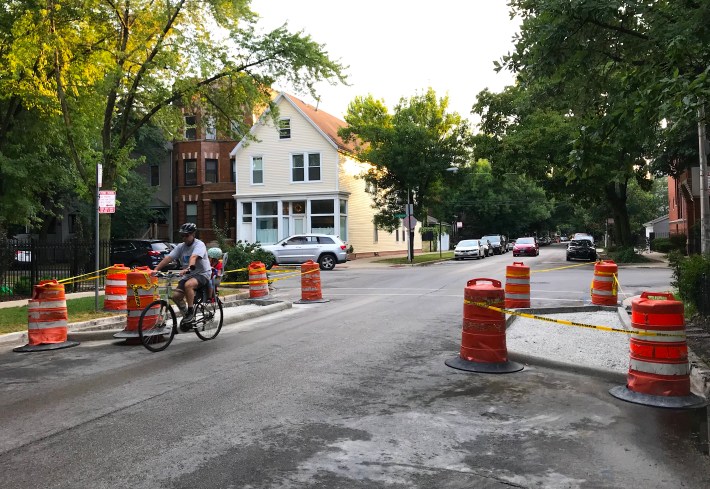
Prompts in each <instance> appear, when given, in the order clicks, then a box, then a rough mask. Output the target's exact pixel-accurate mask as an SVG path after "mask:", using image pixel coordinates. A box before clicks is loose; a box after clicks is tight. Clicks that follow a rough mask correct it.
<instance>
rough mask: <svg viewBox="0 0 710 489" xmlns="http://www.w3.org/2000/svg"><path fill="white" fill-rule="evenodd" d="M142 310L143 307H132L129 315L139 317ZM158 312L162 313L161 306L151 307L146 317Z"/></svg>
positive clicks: (155, 314)
mask: <svg viewBox="0 0 710 489" xmlns="http://www.w3.org/2000/svg"><path fill="white" fill-rule="evenodd" d="M142 312H143V309H131V310H129V311H128V315H129V316H130V317H138V316H140V315H141V313H142ZM158 314H160V306H154V307H151V308H150V309H148V311H147V312H146V313H145V315H146V317H147V316H157V315H158Z"/></svg>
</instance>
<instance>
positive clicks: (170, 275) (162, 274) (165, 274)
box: [155, 270, 182, 278]
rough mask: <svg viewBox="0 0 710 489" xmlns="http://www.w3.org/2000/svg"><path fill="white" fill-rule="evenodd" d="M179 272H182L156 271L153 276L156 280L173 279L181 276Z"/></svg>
mask: <svg viewBox="0 0 710 489" xmlns="http://www.w3.org/2000/svg"><path fill="white" fill-rule="evenodd" d="M180 272H182V270H167V271H165V272H163V271H158V272H155V276H156V277H158V278H175V277H180V276H182V274H181V273H180Z"/></svg>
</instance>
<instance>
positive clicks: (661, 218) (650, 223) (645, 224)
mask: <svg viewBox="0 0 710 489" xmlns="http://www.w3.org/2000/svg"><path fill="white" fill-rule="evenodd" d="M667 220H668V214H666V215H665V216H661V217H657V218H655V219H654V220H653V221H648V222H644V223H643V225H644V226H652V225H654V224H658V223H659V222H661V221H667Z"/></svg>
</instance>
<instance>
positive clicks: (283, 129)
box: [279, 119, 291, 139]
mask: <svg viewBox="0 0 710 489" xmlns="http://www.w3.org/2000/svg"><path fill="white" fill-rule="evenodd" d="M279 139H291V119H281V120H280V121H279Z"/></svg>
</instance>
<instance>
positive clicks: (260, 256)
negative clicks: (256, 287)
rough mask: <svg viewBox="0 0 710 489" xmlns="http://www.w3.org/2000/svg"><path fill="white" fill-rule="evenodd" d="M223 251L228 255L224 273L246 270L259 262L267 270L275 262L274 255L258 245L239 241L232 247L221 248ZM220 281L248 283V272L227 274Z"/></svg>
mask: <svg viewBox="0 0 710 489" xmlns="http://www.w3.org/2000/svg"><path fill="white" fill-rule="evenodd" d="M223 250H224V251H226V252H227V253H229V256H228V259H227V269H226V270H225V271H229V270H239V269H242V268H247V267H248V266H249V264H250V263H252V262H261V263H263V264H264V265H265V266H266V268H267V269H269V268H271V266H272V265H273V264H274V261H275V260H274V255H272V254H271V252H270V251H266V250H264V249H262V248H261V245H260V244H259V243H245V242H243V241H241V240H239V241H237V242H236V244H235V245H234V246H227V247H225V248H223ZM222 281H223V282H248V281H249V271H248V270H242V271H238V272H231V273H227V274H225V276H224V278H223V279H222Z"/></svg>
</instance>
